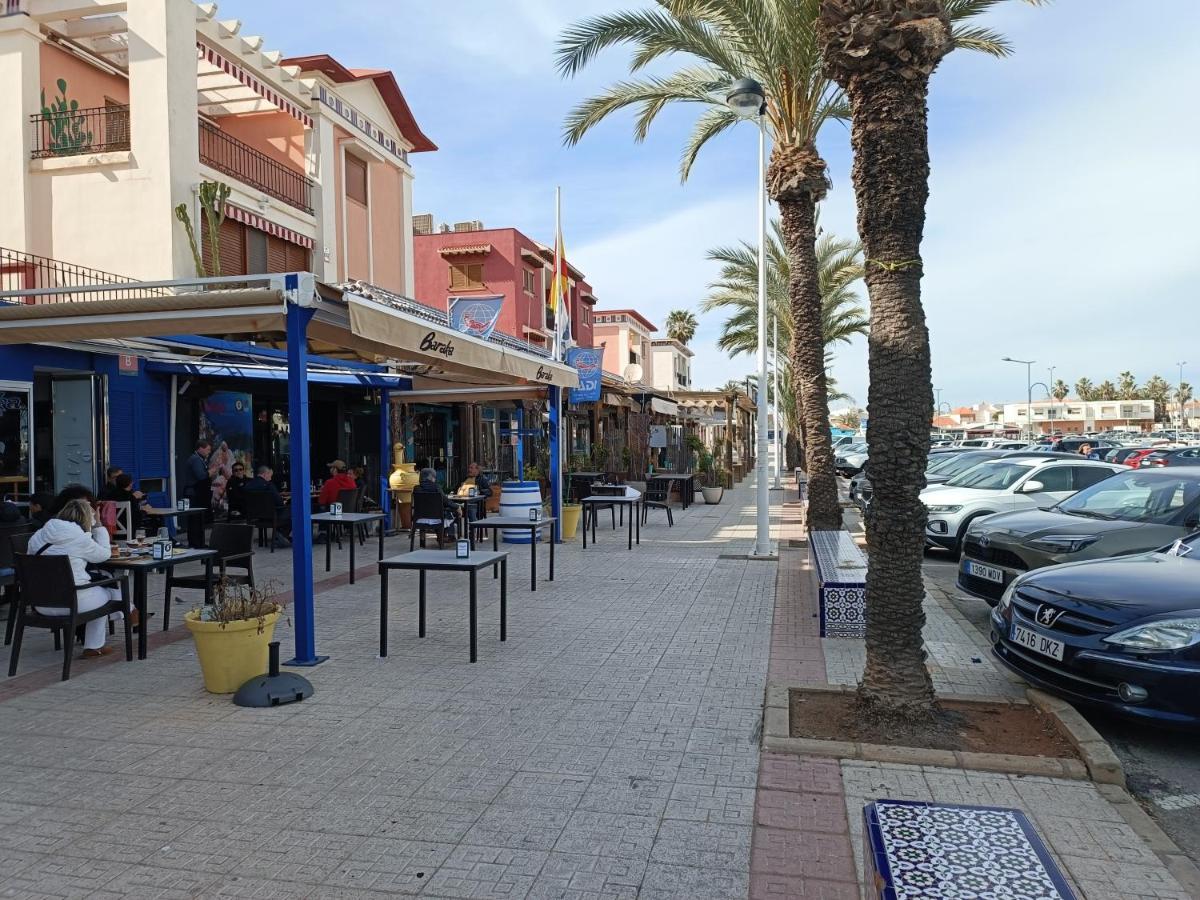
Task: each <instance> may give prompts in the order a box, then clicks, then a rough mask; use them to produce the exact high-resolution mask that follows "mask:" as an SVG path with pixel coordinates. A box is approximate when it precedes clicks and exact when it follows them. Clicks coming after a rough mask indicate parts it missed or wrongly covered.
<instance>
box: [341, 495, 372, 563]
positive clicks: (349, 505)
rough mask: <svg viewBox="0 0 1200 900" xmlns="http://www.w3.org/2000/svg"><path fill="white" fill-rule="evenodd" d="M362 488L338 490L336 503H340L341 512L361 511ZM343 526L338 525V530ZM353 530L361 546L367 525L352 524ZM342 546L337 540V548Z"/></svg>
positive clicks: (365, 536)
mask: <svg viewBox="0 0 1200 900" xmlns="http://www.w3.org/2000/svg"><path fill="white" fill-rule="evenodd" d="M362 495H363V492H362V488H360V487H358V488H354V489H352V490H345V491H338V503H340V504H342V512H348V513H357V512H362ZM343 527H345V526H338V529H339V531H340V530H341V528H343ZM353 531H354V532H355V533H357V534H358V545H359V546H360V547H361V546H363V545H364V544H366V542H367V526H365V525H362V524H359V525H356V526H354V528H353ZM341 548H342V544H341V541H340V540H339V541H338V549H339V550H340V549H341Z"/></svg>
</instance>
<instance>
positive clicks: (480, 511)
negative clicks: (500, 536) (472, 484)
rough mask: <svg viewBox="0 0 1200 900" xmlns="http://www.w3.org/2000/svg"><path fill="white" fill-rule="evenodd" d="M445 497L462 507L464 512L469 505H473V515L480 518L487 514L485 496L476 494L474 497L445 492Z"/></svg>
mask: <svg viewBox="0 0 1200 900" xmlns="http://www.w3.org/2000/svg"><path fill="white" fill-rule="evenodd" d="M446 499H448V500H449V501H450V502H451V503H456V504H458V505H459V506H461V507H462V508H463V512H464V513H465V512H466V511H467V510H468V509H469V508H470V507H472V506H474V507H475V516H476V518H478V519H482V518H484V517H485V516H486V515H487V500H488V498H487V497H484V496H482V495H480V494H477V495H476V496H474V497H464V496H463V495H462V494H447V495H446Z"/></svg>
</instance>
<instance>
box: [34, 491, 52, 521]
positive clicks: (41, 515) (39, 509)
mask: <svg viewBox="0 0 1200 900" xmlns="http://www.w3.org/2000/svg"><path fill="white" fill-rule="evenodd" d="M53 502H54V498H53V497H52V496H50V495H49V494H46V493H42V492H38V493H36V494H31V495H30V497H29V521H30V522H33V523H34V524H35V525H37V526H38V527H41V526H42V525H45V524H46V523H47V522H49V521H50V505H51V504H52V503H53Z"/></svg>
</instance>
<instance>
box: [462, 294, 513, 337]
mask: <svg viewBox="0 0 1200 900" xmlns="http://www.w3.org/2000/svg"><path fill="white" fill-rule="evenodd" d="M503 304H504V298H503V297H451V298H450V327H451V328H453V329H454V330H455V331H461V332H462V333H463V334H473V335H474V336H475V337H481V338H485V339H486V338H489V337H491V336H492V332H493V331H495V330H496V323H497V322H498V321H500V308H501V306H503Z"/></svg>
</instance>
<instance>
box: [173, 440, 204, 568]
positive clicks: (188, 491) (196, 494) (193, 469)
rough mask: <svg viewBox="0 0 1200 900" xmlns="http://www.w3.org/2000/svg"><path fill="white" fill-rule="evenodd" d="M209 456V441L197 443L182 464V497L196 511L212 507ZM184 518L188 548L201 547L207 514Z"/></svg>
mask: <svg viewBox="0 0 1200 900" xmlns="http://www.w3.org/2000/svg"><path fill="white" fill-rule="evenodd" d="M211 454H212V444H211V443H210V442H209V441H205V440H200V441H197V442H196V449H195V451H194V452H193V453H192V455H191V456H189V457H188V458H187V462H185V463H184V464H183V476H182V478H180V485H181V486H182V488H183V496H185V497H187V499H188V500H189V501H190V502H191V504H192V506H194V507H196V508H198V509H207V508H208V507H209V506H211V505H212V474H211V473H210V472H209V471H208V457H209V456H210V455H211ZM186 518H187V535H188V546H189V547H203V546H204V520H205V519H207V518H208V513H204V514H201V515H190V516H187V517H186Z"/></svg>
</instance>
